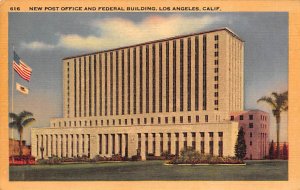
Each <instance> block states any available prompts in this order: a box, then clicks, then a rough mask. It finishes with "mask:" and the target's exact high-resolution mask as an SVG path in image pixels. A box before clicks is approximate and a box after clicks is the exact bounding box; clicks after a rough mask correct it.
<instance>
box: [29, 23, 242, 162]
mask: <svg viewBox="0 0 300 190" xmlns="http://www.w3.org/2000/svg"><path fill="white" fill-rule="evenodd" d="M243 52H244V42H243V40H241V39H240V38H239V37H238V36H237V35H236V34H234V33H233V32H232V31H231V30H229V29H228V28H222V29H216V30H211V31H206V32H200V33H194V34H189V35H183V36H176V37H170V38H167V39H162V40H156V41H151V42H145V43H141V44H136V45H131V46H127V47H120V48H116V49H111V50H105V51H100V52H95V53H90V54H85V55H78V56H73V57H67V58H64V59H63V89H64V90H63V105H64V106H63V118H55V119H52V120H51V122H50V127H48V128H33V129H32V131H31V143H32V155H33V156H36V157H37V158H41V157H42V154H43V157H44V158H47V157H49V156H52V155H56V156H59V157H75V156H82V155H87V156H89V157H91V158H92V157H94V156H95V155H101V156H111V155H113V154H121V155H122V156H127V157H131V156H133V155H136V154H137V150H138V149H139V151H140V153H141V156H142V158H143V159H145V157H146V155H147V154H154V155H156V156H159V155H161V153H162V152H163V151H168V152H169V153H170V154H178V153H179V151H180V150H181V149H183V148H185V147H187V146H191V147H193V148H194V149H196V150H198V151H200V152H201V153H205V154H213V155H220V156H227V155H234V145H235V142H236V138H237V132H238V123H237V122H235V121H230V119H229V116H230V113H231V112H237V111H242V110H243V105H244V102H243V101H244V94H243V92H244V90H243V89H244V86H243V84H244V76H243V75H244V73H243V67H244V61H243V60H244V54H243ZM41 147H42V148H41ZM42 150H43V151H42Z"/></svg>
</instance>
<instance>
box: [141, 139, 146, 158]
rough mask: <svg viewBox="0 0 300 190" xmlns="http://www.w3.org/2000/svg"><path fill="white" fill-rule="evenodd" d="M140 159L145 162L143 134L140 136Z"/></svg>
mask: <svg viewBox="0 0 300 190" xmlns="http://www.w3.org/2000/svg"><path fill="white" fill-rule="evenodd" d="M141 157H142V160H146V151H145V133H142V134H141Z"/></svg>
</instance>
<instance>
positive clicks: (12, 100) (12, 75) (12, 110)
mask: <svg viewBox="0 0 300 190" xmlns="http://www.w3.org/2000/svg"><path fill="white" fill-rule="evenodd" d="M14 52H15V47H14V45H13V56H14ZM14 79H15V77H14V69H13V64H11V113H13V112H14ZM11 138H12V139H14V129H13V128H11Z"/></svg>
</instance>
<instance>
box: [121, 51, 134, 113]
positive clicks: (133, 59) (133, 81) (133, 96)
mask: <svg viewBox="0 0 300 190" xmlns="http://www.w3.org/2000/svg"><path fill="white" fill-rule="evenodd" d="M116 105H118V104H116ZM133 114H136V48H134V49H133Z"/></svg>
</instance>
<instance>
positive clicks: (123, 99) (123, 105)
mask: <svg viewBox="0 0 300 190" xmlns="http://www.w3.org/2000/svg"><path fill="white" fill-rule="evenodd" d="M121 96H122V115H124V114H125V55H124V49H123V50H122V95H121Z"/></svg>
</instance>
